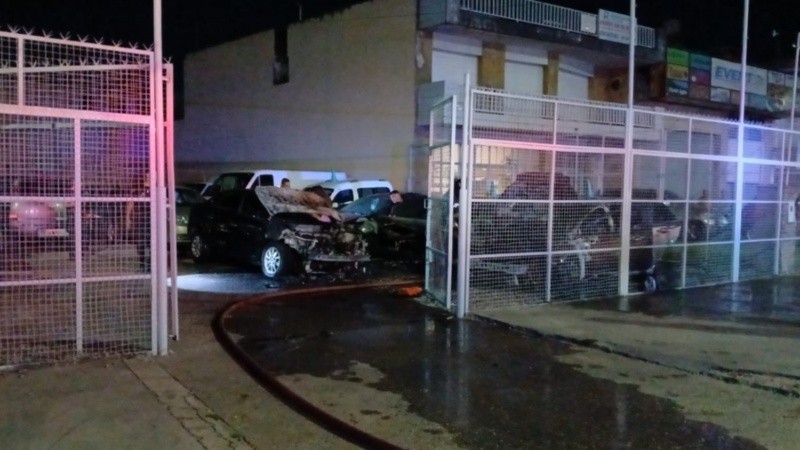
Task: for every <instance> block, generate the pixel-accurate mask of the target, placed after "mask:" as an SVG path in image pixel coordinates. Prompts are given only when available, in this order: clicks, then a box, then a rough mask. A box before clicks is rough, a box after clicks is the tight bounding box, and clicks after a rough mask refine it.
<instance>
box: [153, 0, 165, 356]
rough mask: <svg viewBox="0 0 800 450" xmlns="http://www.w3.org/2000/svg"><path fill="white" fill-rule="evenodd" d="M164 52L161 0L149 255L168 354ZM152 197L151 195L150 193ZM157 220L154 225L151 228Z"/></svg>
mask: <svg viewBox="0 0 800 450" xmlns="http://www.w3.org/2000/svg"><path fill="white" fill-rule="evenodd" d="M163 61H164V53H163V49H162V40H161V0H153V79H152V82H153V84H154V88H155V101H154V103H153V104H154V110H153V111H152V114H153V117H154V119H155V120H154V124H153V126H154V127H155V145H154V147H153V151H155V152H156V155H155V156H156V157H155V165H156V167H155V169H156V170H155V175H156V179H155V188H156V189H155V194H156V195H155V211H153V212H154V214H151V220H150V224H151V228H150V229H151V230H154V231H155V239H154V240H155V244H156V245H155V247H156V252H155V254H154V255H150V259H151V262H152V263H154V264H153V265H151V267H152V268H154V269H155V274H154V276H155V283H156V308H157V311H156V312H157V316H156V324H155V325H156V329H157V351H158V354H160V355H166V354H167V340H168V334H169V328H168V320H167V311H168V304H167V264H166V262H167V217H166V216H167V202H166V200H167V199H166V193H167V190H166V186H165V183H164V181H165V180H164V178H165V176H164V172H165V171H166V158H165V154H164V147H165V145H164V63H163ZM151 198H152V196H151ZM154 221H155V227H152V225H153V222H154Z"/></svg>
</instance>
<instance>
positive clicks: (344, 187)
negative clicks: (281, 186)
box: [305, 179, 394, 208]
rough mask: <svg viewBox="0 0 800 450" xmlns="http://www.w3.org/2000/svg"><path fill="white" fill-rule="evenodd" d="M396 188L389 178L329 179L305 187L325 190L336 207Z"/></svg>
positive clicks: (313, 189) (312, 189)
mask: <svg viewBox="0 0 800 450" xmlns="http://www.w3.org/2000/svg"><path fill="white" fill-rule="evenodd" d="M393 189H394V188H393V187H392V183H391V182H389V181H388V180H380V179H378V180H329V181H324V182H322V183H316V184H313V185H311V186H308V187H306V188H305V190H307V191H314V192H325V193H326V194H327V195H328V197H330V198H331V201H332V202H333V207H334V208H341V207H342V206H345V205H347V204H349V203H352V202H354V201H356V200H358V199H360V198H362V197H366V196H368V195H372V194H384V193H385V194H388V193H390V192H391V191H392V190H393Z"/></svg>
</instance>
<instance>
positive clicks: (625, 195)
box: [619, 0, 637, 295]
mask: <svg viewBox="0 0 800 450" xmlns="http://www.w3.org/2000/svg"><path fill="white" fill-rule="evenodd" d="M630 15H631V17H630V19H631V29H630V36H629V38H630V42H628V111H627V114H626V118H625V165H624V176H623V179H622V213H621V215H620V216H621V217H620V222H621V223H620V233H621V235H622V240H621V241H622V242H621V245H620V247H621V248H620V258H619V295H628V291H629V286H628V283H629V281H630V280H629V277H628V273H629V272H630V252H631V242H630V235H631V221H630V217H631V200H632V198H633V194H632V192H633V121H634V117H635V115H634V113H633V91H634V74H635V67H636V66H635V56H636V34H637V33H636V0H631V12H630Z"/></svg>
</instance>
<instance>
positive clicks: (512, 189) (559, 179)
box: [471, 172, 587, 254]
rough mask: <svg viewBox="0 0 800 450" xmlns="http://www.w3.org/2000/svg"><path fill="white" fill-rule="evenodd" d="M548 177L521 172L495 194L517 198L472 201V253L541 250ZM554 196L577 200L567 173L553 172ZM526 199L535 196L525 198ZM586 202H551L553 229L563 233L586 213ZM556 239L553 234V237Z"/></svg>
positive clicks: (558, 233) (547, 205)
mask: <svg viewBox="0 0 800 450" xmlns="http://www.w3.org/2000/svg"><path fill="white" fill-rule="evenodd" d="M550 177H551V175H550V174H549V173H545V172H524V173H521V174H519V175H517V177H516V179H515V180H514V181H513V182H512V183H511V184H510V185H509V186H508V187H507V188H506V190H505V191H503V193H502V194H500V196H499V197H498V198H499V200H522V201H520V202H474V203H473V220H472V222H473V230H474V232H473V234H474V235H473V238H472V239H471V241H472V247H473V249H472V252H473V253H474V254H493V253H525V252H538V251H544V250H545V249H546V246H547V229H548V225H549V222H548V221H549V207H550V204H549V202H548V199H549V198H550ZM553 195H554V198H555V200H577V199H578V194H577V193H576V192H575V190H574V189H573V188H572V184H571V183H570V179H569V177H567V176H565V175H563V174H560V173H556V174H555V186H554V193H553ZM527 200H539V202H528V201H527ZM586 208H587V207H586V206H585V205H581V204H574V203H558V204H556V205H554V209H555V210H554V220H555V223H554V224H553V229H554V232H555V233H556V234H557V235H561V236H563V235H566V233H567V232H568V231H569V230H570V229H571V228H572V226H573V225H574V223H575V220H576V219H578V218H580V217H582V216H583V214H585V213H586ZM556 240H557V238H556Z"/></svg>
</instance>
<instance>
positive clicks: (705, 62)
mask: <svg viewBox="0 0 800 450" xmlns="http://www.w3.org/2000/svg"><path fill="white" fill-rule="evenodd" d="M689 67H692V68H694V69H700V70H707V71H709V72H710V71H711V57H710V56H706V55H698V54H697V53H691V54H690V55H689Z"/></svg>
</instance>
